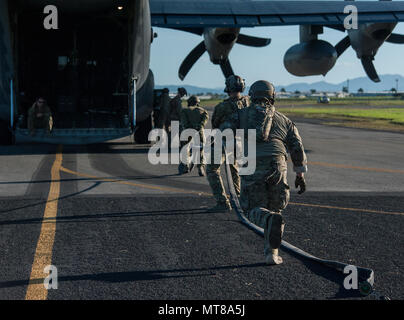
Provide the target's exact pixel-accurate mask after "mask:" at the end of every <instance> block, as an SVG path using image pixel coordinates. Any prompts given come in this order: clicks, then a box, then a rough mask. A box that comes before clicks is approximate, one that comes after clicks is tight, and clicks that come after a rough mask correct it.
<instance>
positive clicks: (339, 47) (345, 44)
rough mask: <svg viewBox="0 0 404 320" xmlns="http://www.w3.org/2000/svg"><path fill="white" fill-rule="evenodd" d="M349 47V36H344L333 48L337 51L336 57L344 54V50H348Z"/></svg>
mask: <svg viewBox="0 0 404 320" xmlns="http://www.w3.org/2000/svg"><path fill="white" fill-rule="evenodd" d="M350 45H351V40H350V39H349V36H346V37H345V38H344V39H342V40H341V41H340V42H338V43H337V44H336V46H335V50H336V51H337V55H338V57H339V56H340V55H341V54H343V53H344V52H345V50H346V49H348V48H349V47H350Z"/></svg>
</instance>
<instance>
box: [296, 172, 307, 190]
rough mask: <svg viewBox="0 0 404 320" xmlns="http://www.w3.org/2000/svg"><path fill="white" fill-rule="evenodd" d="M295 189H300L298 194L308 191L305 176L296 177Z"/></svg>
mask: <svg viewBox="0 0 404 320" xmlns="http://www.w3.org/2000/svg"><path fill="white" fill-rule="evenodd" d="M295 187H296V188H299V187H300V190H299V191H298V192H297V193H298V194H302V193H304V192H305V191H306V180H304V176H303V175H297V176H296V180H295Z"/></svg>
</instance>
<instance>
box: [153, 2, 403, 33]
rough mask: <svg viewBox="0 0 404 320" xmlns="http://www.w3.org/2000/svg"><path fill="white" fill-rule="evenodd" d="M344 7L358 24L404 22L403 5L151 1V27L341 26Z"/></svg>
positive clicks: (379, 3) (385, 3)
mask: <svg viewBox="0 0 404 320" xmlns="http://www.w3.org/2000/svg"><path fill="white" fill-rule="evenodd" d="M347 5H355V6H356V7H357V8H358V15H359V23H369V22H400V21H404V1H360V2H359V1H356V2H351V1H349V2H348V1H268V0H216V1H215V0H150V9H151V17H152V25H153V26H156V27H165V28H204V27H236V28H241V27H257V26H284V25H306V24H317V25H340V26H341V25H343V21H344V19H345V17H346V16H347V15H346V14H344V8H345V6H347Z"/></svg>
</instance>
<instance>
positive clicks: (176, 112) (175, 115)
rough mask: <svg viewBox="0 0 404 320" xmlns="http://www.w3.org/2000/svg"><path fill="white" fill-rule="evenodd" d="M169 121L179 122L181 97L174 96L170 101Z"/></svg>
mask: <svg viewBox="0 0 404 320" xmlns="http://www.w3.org/2000/svg"><path fill="white" fill-rule="evenodd" d="M169 109H170V120H171V121H180V114H181V111H182V102H181V97H180V96H179V95H176V96H175V97H174V98H172V99H171V101H170V108H169Z"/></svg>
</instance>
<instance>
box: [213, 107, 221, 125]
mask: <svg viewBox="0 0 404 320" xmlns="http://www.w3.org/2000/svg"><path fill="white" fill-rule="evenodd" d="M221 108H222V104H218V105H217V106H216V107H215V110H214V111H213V116H212V128H213V129H217V128H219V126H220V123H221V118H222V114H221V113H222V112H221Z"/></svg>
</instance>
